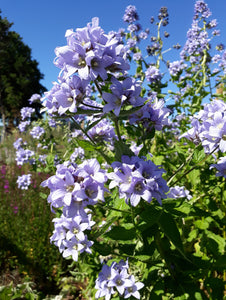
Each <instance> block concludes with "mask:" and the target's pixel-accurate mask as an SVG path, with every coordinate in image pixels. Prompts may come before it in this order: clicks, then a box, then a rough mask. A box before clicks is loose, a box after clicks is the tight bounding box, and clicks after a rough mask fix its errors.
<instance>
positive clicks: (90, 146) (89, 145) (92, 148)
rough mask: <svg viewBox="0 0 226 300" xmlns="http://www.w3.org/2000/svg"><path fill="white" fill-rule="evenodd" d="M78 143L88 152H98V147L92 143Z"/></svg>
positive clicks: (79, 141) (81, 141)
mask: <svg viewBox="0 0 226 300" xmlns="http://www.w3.org/2000/svg"><path fill="white" fill-rule="evenodd" d="M77 143H78V145H79V146H80V147H82V148H83V149H84V150H87V151H96V147H95V146H94V145H93V144H92V143H90V142H89V141H85V140H77Z"/></svg>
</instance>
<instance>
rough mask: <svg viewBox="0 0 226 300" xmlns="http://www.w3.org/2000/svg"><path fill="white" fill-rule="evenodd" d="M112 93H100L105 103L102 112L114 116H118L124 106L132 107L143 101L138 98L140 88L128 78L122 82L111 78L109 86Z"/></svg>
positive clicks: (139, 104) (133, 80)
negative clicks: (110, 112) (112, 113)
mask: <svg viewBox="0 0 226 300" xmlns="http://www.w3.org/2000/svg"><path fill="white" fill-rule="evenodd" d="M110 89H111V92H112V93H106V92H103V93H102V97H103V99H104V100H105V101H106V103H107V104H106V105H105V106H104V109H103V111H104V112H109V111H112V110H113V111H114V114H115V115H116V116H118V115H119V113H120V110H121V107H122V106H124V105H126V104H127V105H132V106H133V107H137V106H141V105H143V104H144V101H145V99H143V98H141V97H140V93H141V86H140V85H139V84H138V83H137V82H136V81H135V79H132V78H130V77H128V78H126V79H125V80H124V81H123V82H120V81H118V80H117V79H115V78H112V85H111V86H110Z"/></svg>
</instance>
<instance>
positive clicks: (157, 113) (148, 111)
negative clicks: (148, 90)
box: [129, 92, 170, 131]
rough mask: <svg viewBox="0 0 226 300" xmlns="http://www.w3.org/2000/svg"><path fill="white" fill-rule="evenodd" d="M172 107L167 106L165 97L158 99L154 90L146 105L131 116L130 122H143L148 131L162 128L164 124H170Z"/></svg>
mask: <svg viewBox="0 0 226 300" xmlns="http://www.w3.org/2000/svg"><path fill="white" fill-rule="evenodd" d="M169 114H170V109H168V108H166V107H165V102H164V100H163V99H158V98H157V95H156V93H154V92H152V95H151V97H150V98H148V101H147V102H146V103H145V105H144V106H143V107H142V108H141V109H139V110H137V112H135V113H133V114H131V115H130V116H129V123H130V124H142V125H143V127H144V128H146V129H147V131H151V130H152V128H153V127H154V128H155V130H162V128H163V126H167V125H169V124H170V121H169V118H168V116H169Z"/></svg>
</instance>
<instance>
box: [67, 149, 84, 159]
mask: <svg viewBox="0 0 226 300" xmlns="http://www.w3.org/2000/svg"><path fill="white" fill-rule="evenodd" d="M84 155H85V151H84V149H83V148H81V147H78V148H75V150H74V152H73V153H72V154H71V156H70V160H71V161H72V162H74V161H76V159H83V158H84Z"/></svg>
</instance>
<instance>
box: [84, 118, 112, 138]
mask: <svg viewBox="0 0 226 300" xmlns="http://www.w3.org/2000/svg"><path fill="white" fill-rule="evenodd" d="M93 121H94V122H95V119H94V120H93ZM90 126H92V123H91V124H90ZM88 135H89V136H90V137H91V138H92V139H93V140H94V141H96V142H103V141H105V142H112V141H113V140H114V139H117V137H116V134H115V129H114V127H113V126H112V124H111V122H110V121H109V120H108V119H103V120H101V121H100V122H98V123H97V124H96V125H95V126H93V127H92V128H91V129H90V130H89V131H88Z"/></svg>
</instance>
